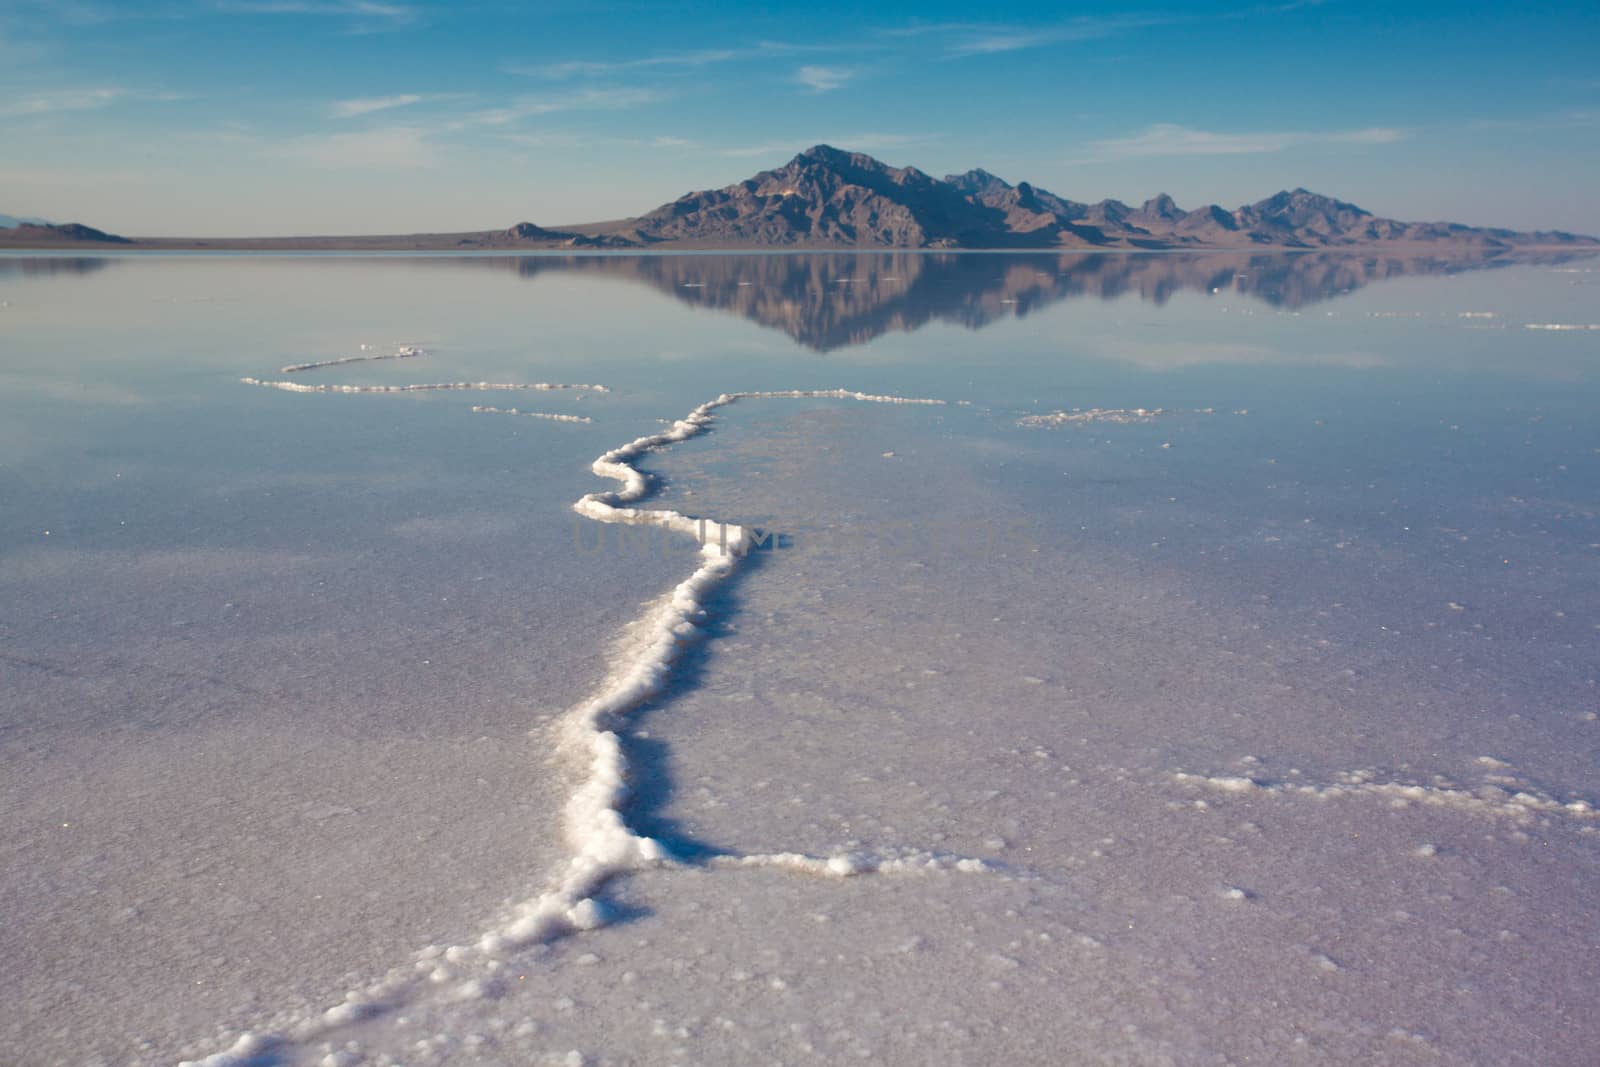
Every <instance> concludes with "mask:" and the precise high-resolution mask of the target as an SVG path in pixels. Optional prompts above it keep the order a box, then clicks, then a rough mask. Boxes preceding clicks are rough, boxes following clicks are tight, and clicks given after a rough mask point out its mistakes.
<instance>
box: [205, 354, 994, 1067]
mask: <svg viewBox="0 0 1600 1067" xmlns="http://www.w3.org/2000/svg"><path fill="white" fill-rule="evenodd" d="M245 380H246V381H247V382H249V381H250V379H245ZM253 384H264V383H253ZM283 384H284V385H290V384H296V383H283ZM395 388H402V387H391V391H392V390H393V389H395ZM435 388H437V387H435ZM291 391H308V392H313V391H319V390H316V389H313V388H308V387H301V389H296V390H291ZM780 399H815V400H860V401H866V402H870V403H878V404H923V405H940V404H943V403H944V401H942V400H931V399H924V398H916V397H901V396H883V395H878V394H873V393H858V392H853V391H850V390H846V389H795V390H787V391H782V392H743V393H723V394H722V395H720V396H718V397H717V398H716V399H715V400H709V401H707V402H706V403H704V404H701V405H700V406H699V407H697V408H695V409H694V410H693V411H691V412H689V414H688V415H687V416H685V417H684V418H682V419H679V420H677V421H676V422H674V423H672V425H671V426H669V427H668V428H667V429H665V430H663V431H661V432H660V433H655V434H649V435H647V436H644V437H639V438H635V439H634V440H632V441H630V442H628V443H627V444H625V445H622V446H621V447H620V448H614V449H612V450H611V451H609V452H606V453H605V454H603V455H601V456H600V457H599V458H598V459H596V460H595V461H594V463H593V464H592V465H591V469H592V470H593V471H594V473H596V474H598V475H600V476H601V477H604V478H610V479H612V480H613V481H617V482H620V483H621V485H622V488H620V489H616V490H611V491H607V492H599V493H589V494H586V495H585V496H583V497H582V498H580V499H579V500H577V501H576V502H575V503H574V504H573V505H572V507H573V510H574V511H576V512H578V513H579V514H580V515H584V516H586V517H588V518H591V519H594V520H596V521H597V522H606V523H625V524H632V525H638V524H649V525H656V526H664V527H666V528H667V529H670V530H674V531H676V532H679V533H683V534H687V535H689V536H692V537H695V538H696V539H697V540H698V541H699V542H700V565H699V566H698V567H697V568H696V569H695V571H694V573H693V574H691V575H690V576H689V577H688V578H685V579H684V580H683V581H682V582H679V583H678V585H677V586H676V587H674V588H673V589H672V591H671V592H669V593H667V594H666V595H665V596H664V597H662V598H660V599H659V600H657V601H656V602H655V603H654V604H652V605H651V606H650V608H649V609H648V610H647V611H646V613H645V615H644V616H643V617H642V618H640V619H638V620H637V621H635V622H634V623H633V624H632V625H630V626H629V627H628V629H627V631H626V632H625V634H624V636H623V639H622V642H621V643H620V647H619V649H618V652H619V655H618V656H617V657H616V658H617V660H618V663H617V665H616V667H615V668H614V669H613V670H612V672H611V674H610V676H609V677H608V678H607V679H606V681H605V682H603V683H602V685H601V689H600V692H599V693H598V694H596V695H595V696H593V697H591V698H590V699H588V700H587V701H585V702H584V703H582V704H580V705H578V706H577V707H576V708H574V709H572V710H571V711H570V712H568V713H567V715H566V716H565V717H564V718H563V719H562V720H561V722H560V724H559V729H560V730H561V731H562V735H563V736H562V741H563V743H564V746H565V747H567V748H569V749H573V750H576V752H577V753H578V754H579V756H580V758H583V759H585V760H587V766H588V774H587V777H586V778H585V779H584V781H583V783H582V784H581V785H579V786H578V788H577V789H576V790H575V791H574V792H573V794H572V796H571V797H570V798H569V799H568V801H567V804H566V808H565V811H564V813H563V815H564V818H563V830H564V832H565V834H566V837H567V841H568V843H569V844H570V845H571V847H572V850H573V854H572V857H571V858H570V859H569V860H568V861H567V864H566V867H565V868H564V869H563V870H562V871H561V873H560V874H559V876H558V878H557V880H556V884H555V887H554V888H552V889H550V890H548V891H546V892H544V893H542V894H540V895H539V896H537V897H534V898H533V899H531V900H528V901H526V902H524V903H523V904H521V905H518V906H517V907H516V908H515V909H514V910H513V912H512V915H511V917H510V919H509V920H508V921H507V922H505V923H504V924H503V925H502V926H501V927H500V928H499V929H498V930H494V931H491V932H489V933H487V934H484V935H483V936H482V937H481V938H479V939H478V941H477V943H476V944H474V945H470V946H469V945H455V946H451V947H448V948H440V947H438V946H429V947H428V948H425V949H423V950H422V951H421V952H418V953H417V954H416V957H415V959H414V962H413V963H412V965H411V967H409V968H401V969H397V970H395V971H393V972H391V973H390V974H389V975H388V976H386V977H385V978H384V979H383V980H381V981H380V982H378V983H376V984H375V985H373V986H371V987H369V988H368V989H366V990H364V991H352V992H350V993H349V994H347V995H346V999H345V1002H344V1003H342V1004H338V1005H335V1006H334V1007H332V1008H329V1009H328V1010H327V1011H324V1012H323V1013H321V1015H320V1016H317V1017H314V1018H312V1019H309V1020H304V1021H300V1022H298V1023H292V1024H290V1025H287V1026H286V1027H285V1031H286V1034H275V1033H269V1034H254V1033H247V1034H245V1035H243V1036H242V1037H240V1038H239V1039H238V1040H237V1041H236V1043H235V1044H234V1045H233V1047H231V1048H230V1049H228V1050H227V1051H225V1052H220V1053H217V1054H215V1055H212V1056H209V1057H207V1058H205V1059H203V1060H199V1061H184V1062H183V1063H181V1064H180V1065H179V1067H249V1065H250V1064H252V1063H258V1062H260V1060H259V1057H260V1056H261V1055H262V1054H263V1052H269V1051H270V1050H271V1049H273V1048H276V1047H278V1046H280V1045H282V1044H284V1043H285V1042H286V1041H290V1042H294V1043H296V1044H302V1043H307V1042H311V1041H315V1040H317V1039H320V1038H323V1037H325V1036H326V1035H327V1034H328V1033H330V1032H331V1031H333V1030H336V1029H338V1028H339V1027H341V1026H345V1025H347V1024H349V1023H352V1022H356V1021H359V1020H361V1019H365V1018H369V1017H371V1016H373V1015H375V1014H378V1013H381V1012H383V1011H386V1010H390V1009H391V1008H394V1007H396V1006H398V1005H400V1004H402V1003H404V1002H406V1001H407V1000H409V999H411V998H412V997H414V996H416V995H417V990H418V989H421V988H426V985H427V984H432V985H435V986H440V985H446V984H449V983H456V982H457V979H458V978H462V977H463V976H462V975H461V974H460V969H461V968H463V967H465V966H469V965H473V964H477V965H479V966H481V967H483V968H484V969H486V970H487V971H488V972H489V973H490V974H493V973H496V972H497V971H498V970H501V969H503V968H504V966H505V964H504V963H503V962H502V961H501V959H500V957H502V956H504V955H506V954H507V953H510V952H514V951H516V950H517V949H520V948H525V947H528V946H530V945H534V944H537V943H540V942H546V941H551V940H554V939H556V938H558V937H561V936H564V935H567V934H571V933H575V932H578V931H582V930H592V929H595V928H597V927H600V926H603V925H605V923H606V922H607V921H608V918H609V917H608V915H607V914H606V908H605V906H604V905H603V904H602V903H601V902H600V901H599V900H598V899H596V894H597V893H598V892H599V891H600V890H601V889H602V888H603V887H604V886H605V884H606V883H607V882H609V881H611V880H612V879H613V878H616V877H617V876H619V875H622V874H625V873H628V872H631V871H639V870H645V869H648V868H651V867H660V866H666V865H668V864H671V863H673V862H674V861H673V858H672V857H671V855H670V854H669V853H668V851H667V850H666V848H665V847H664V846H663V845H662V844H661V843H660V842H659V841H656V840H655V839H654V838H650V837H645V836H643V835H642V834H638V833H636V832H635V831H634V830H633V829H632V828H631V827H629V826H628V824H627V820H626V819H625V818H624V817H623V814H622V809H623V806H624V805H625V803H626V802H627V799H628V783H627V772H628V763H627V757H626V754H625V753H624V752H623V749H622V739H621V737H620V736H618V734H617V728H618V727H619V726H620V725H621V723H622V721H623V720H624V719H625V718H626V716H627V715H628V713H629V712H631V711H634V710H635V709H637V708H638V707H639V706H640V705H641V704H643V703H644V702H645V701H646V700H648V699H650V698H651V697H653V696H655V695H656V694H658V693H660V692H661V691H662V689H663V688H664V687H665V685H666V682H667V680H668V678H669V677H670V675H671V670H672V666H673V663H674V662H675V661H676V660H677V658H678V656H679V654H680V653H681V652H682V650H683V649H684V648H685V647H686V646H687V645H688V644H689V643H690V642H692V641H693V640H694V639H696V638H697V637H698V636H700V634H701V630H700V627H699V626H698V625H697V624H698V623H699V622H700V621H701V620H703V619H704V617H705V611H704V609H703V607H702V604H703V603H704V601H705V599H706V596H707V594H709V593H710V591H711V590H712V589H714V588H715V587H716V586H717V585H718V584H720V583H721V582H722V581H723V580H724V579H726V578H727V577H728V576H729V575H731V574H732V573H733V572H734V570H735V569H736V568H737V567H738V564H739V561H740V560H741V559H743V558H744V556H745V554H746V551H747V549H748V547H749V546H748V544H747V543H746V539H745V531H744V528H743V527H742V526H738V525H736V524H734V523H724V522H717V521H714V520H709V519H700V518H692V517H690V516H688V515H684V514H682V513H680V512H677V511H670V510H665V509H661V510H653V509H643V508H634V507H630V506H628V505H631V504H634V503H636V502H638V501H639V500H641V499H643V498H644V497H646V496H648V495H649V493H650V480H649V478H648V477H647V476H646V475H645V474H644V473H643V472H641V471H639V470H638V469H637V468H635V467H634V466H633V461H634V460H636V459H638V458H639V457H640V456H642V455H643V454H644V453H646V452H650V451H653V450H655V449H658V448H662V447H665V446H667V445H672V444H676V443H678V442H680V441H686V440H688V439H689V438H691V437H694V436H696V435H698V434H702V433H705V432H706V431H707V430H708V429H709V428H710V426H711V424H712V422H713V416H712V412H714V411H716V410H717V409H718V408H721V407H726V406H728V405H729V404H734V403H737V402H738V401H740V400H780ZM710 865H711V866H713V867H717V868H722V869H728V868H735V867H744V868H760V867H768V868H779V869H786V870H792V871H797V872H801V873H805V874H816V875H823V876H826V877H832V878H847V877H851V876H854V875H862V874H872V873H879V874H906V873H915V872H938V871H958V872H972V873H979V872H989V871H991V870H992V868H991V867H990V866H989V865H988V864H986V863H984V862H983V861H982V860H978V859H967V858H963V857H959V856H950V855H944V854H938V853H931V852H908V853H902V854H888V855H873V854H862V853H853V852H852V853H841V854H839V855H835V856H829V857H814V856H807V855H803V854H801V853H770V854H759V855H747V856H738V855H724V856H718V857H715V858H713V859H712V860H711V862H710ZM483 988H484V987H483V986H482V984H481V983H479V982H476V981H475V980H470V979H468V980H464V981H461V982H459V983H457V984H455V985H453V986H452V987H451V989H452V995H454V996H456V997H458V998H463V999H472V998H473V997H475V996H479V995H482V994H481V990H482V989H483ZM475 991H479V992H475Z"/></svg>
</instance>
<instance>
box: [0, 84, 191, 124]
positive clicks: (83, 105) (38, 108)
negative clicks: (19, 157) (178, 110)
mask: <svg viewBox="0 0 1600 1067" xmlns="http://www.w3.org/2000/svg"><path fill="white" fill-rule="evenodd" d="M186 99H188V97H186V96H184V95H183V94H182V93H155V92H145V91H142V90H138V89H123V88H114V87H103V88H93V89H47V90H44V91H43V92H37V93H24V94H22V95H21V96H17V97H14V98H12V99H10V100H6V101H0V118H29V117H33V116H38V115H53V114H57V113H59V112H63V111H95V110H98V109H99V108H103V107H110V106H111V105H112V104H117V103H125V102H135V101H163V102H169V101H173V100H186Z"/></svg>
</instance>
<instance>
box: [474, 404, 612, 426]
mask: <svg viewBox="0 0 1600 1067" xmlns="http://www.w3.org/2000/svg"><path fill="white" fill-rule="evenodd" d="M472 413H473V414H474V415H521V416H522V417H523V418H525V419H545V420H547V421H549V422H593V421H594V420H593V419H591V418H590V417H589V416H587V415H554V414H551V413H550V412H547V411H518V410H517V409H516V408H491V407H485V406H484V405H482V404H474V405H472Z"/></svg>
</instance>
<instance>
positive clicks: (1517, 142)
mask: <svg viewBox="0 0 1600 1067" xmlns="http://www.w3.org/2000/svg"><path fill="white" fill-rule="evenodd" d="M817 143H828V144H832V145H835V146H837V147H840V148H846V149H851V150H856V151H862V152H867V153H869V154H871V155H874V156H876V157H878V158H879V159H882V160H884V161H885V162H887V163H891V164H894V165H896V166H905V165H914V166H917V167H920V168H921V169H923V170H925V171H928V172H929V173H932V174H934V175H939V176H942V175H944V174H947V173H953V172H960V171H965V170H967V169H969V168H972V167H983V168H984V169H986V170H989V171H992V172H994V173H996V174H998V175H1000V176H1001V177H1003V178H1006V179H1007V180H1010V181H1012V182H1016V181H1023V180H1026V181H1031V182H1033V183H1034V184H1035V185H1038V186H1041V187H1043V188H1045V189H1048V190H1050V191H1052V192H1054V193H1057V194H1058V195H1061V196H1066V197H1070V198H1072V199H1075V200H1089V201H1093V200H1099V199H1101V198H1104V197H1118V198H1120V199H1123V200H1125V201H1128V202H1131V203H1138V202H1140V201H1142V200H1144V199H1145V198H1147V197H1150V196H1153V195H1155V194H1156V193H1158V192H1167V193H1170V194H1171V195H1172V196H1174V197H1175V198H1176V199H1177V201H1178V203H1179V204H1180V205H1181V206H1183V207H1185V208H1193V207H1199V206H1201V205H1203V204H1205V203H1220V204H1222V205H1224V206H1226V207H1229V208H1233V207H1237V206H1238V205H1240V204H1242V203H1246V202H1251V201H1255V200H1259V199H1261V198H1264V197H1266V196H1268V195H1270V194H1272V193H1273V192H1276V191H1277V190H1279V189H1284V188H1290V189H1292V188H1295V187H1299V186H1304V187H1307V188H1310V189H1313V190H1315V191H1317V192H1322V193H1326V194H1328V195H1332V196H1337V197H1340V198H1341V199H1345V200H1351V201H1354V202H1355V203H1357V204H1359V205H1361V206H1362V207H1365V208H1367V209H1368V210H1371V211H1374V212H1376V213H1378V214H1380V215H1384V216H1388V217H1393V218H1400V219H1404V220H1408V221H1409V220H1436V219H1449V220H1452V221H1459V222H1466V223H1470V224H1474V225H1497V226H1509V227H1515V228H1518V229H1534V228H1559V229H1566V230H1573V231H1577V232H1584V233H1590V234H1600V197H1597V196H1596V195H1595V190H1596V189H1600V4H1595V3H1593V2H1592V0H1590V2H1588V3H1564V4H1539V3H1532V4H1519V5H1514V4H1510V3H1502V4H1482V3H1475V2H1473V0H1462V2H1458V3H1448V4H1447V3H1414V4H1400V3H1397V2H1389V3H1382V4H1378V3H1368V2H1364V0H1298V2H1295V0H1280V2H1276V3H1273V2H1268V3H1262V4H1259V5H1256V4H1251V3H1250V2H1248V0H1241V2H1237V3H1229V2H1226V0H1222V2H1216V3H1210V2H1200V0H1187V2H1182V3H1178V2H1172V3H1167V4H1165V5H1151V6H1107V5H1094V6H1089V5H1077V6H1072V5H1061V6H1052V5H1038V4H1033V5H1023V6H1016V7H1009V8H1008V7H1006V6H1004V5H999V4H989V5H975V4H971V3H966V4H943V3H923V4H915V5H910V4H907V5H895V4H890V3H884V4H879V5H860V4H857V3H848V4H840V3H834V2H833V0H817V2H811V3H805V4H794V5H783V4H752V3H699V4H697V3H670V4H669V3H652V2H619V3H605V2H597V3H578V2H563V0H554V2H550V3H511V2H495V0H460V2H456V3H443V2H437V0H152V2H143V0H124V2H112V0H0V145H3V146H4V147H3V149H0V213H4V214H10V215H20V216H41V217H44V218H48V219H50V220H52V221H56V222H67V221H77V222H84V223H87V224H89V225H93V226H98V227H100V228H102V229H107V230H111V231H113V232H117V233H123V234H128V235H132V236H149V235H158V234H159V235H187V236H223V235H239V236H244V235H286V234H356V233H402V232H403V233H409V232H422V231H461V230H478V229H493V228H502V227H506V226H509V225H511V224H513V223H516V222H520V221H532V222H536V223H539V224H541V225H546V226H554V225H563V224H570V223H577V222H585V221H599V220H603V219H614V218H622V217H628V216H633V215H637V214H641V213H643V212H645V211H648V210H650V209H651V208H653V207H655V206H657V205H659V204H661V203H663V202H666V201H669V200H672V199H674V198H676V197H678V196H680V195H682V194H683V193H686V192H689V191H691V190H695V189H706V188H717V187H721V186H724V185H728V184H731V183H733V182H736V181H739V180H741V179H743V178H745V177H748V176H749V175H751V174H753V173H755V172H757V171H759V170H764V169H767V168H771V167H775V166H780V165H782V164H783V163H784V162H785V161H787V160H788V159H789V158H791V157H792V156H794V155H795V154H796V153H797V152H799V151H801V150H803V149H805V148H807V147H809V146H811V145H813V144H817Z"/></svg>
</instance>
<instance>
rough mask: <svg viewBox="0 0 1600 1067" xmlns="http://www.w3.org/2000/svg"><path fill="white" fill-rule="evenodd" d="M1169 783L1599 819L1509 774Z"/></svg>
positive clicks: (1503, 814)
mask: <svg viewBox="0 0 1600 1067" xmlns="http://www.w3.org/2000/svg"><path fill="white" fill-rule="evenodd" d="M1478 762H1479V763H1481V764H1483V765H1484V766H1487V767H1503V766H1504V764H1503V763H1500V762H1499V761H1498V760H1492V759H1490V758H1489V757H1480V759H1479V761H1478ZM1172 777H1173V780H1174V781H1177V782H1179V783H1181V784H1183V785H1187V786H1199V787H1203V788H1206V789H1212V790H1216V791H1218V792H1222V793H1235V794H1241V795H1243V794H1277V795H1282V796H1295V797H1306V798H1309V799H1313V800H1337V799H1340V798H1344V797H1358V798H1366V799H1369V800H1383V801H1387V802H1388V803H1389V804H1390V805H1392V806H1396V807H1408V806H1410V805H1412V804H1417V805H1421V806H1424V807H1435V808H1450V809H1453V810H1455V811H1459V812H1464V813H1466V814H1470V815H1481V816H1486V817H1490V818H1503V819H1516V820H1519V821H1520V820H1529V819H1533V818H1537V817H1540V816H1545V817H1554V818H1561V819H1571V820H1577V821H1582V822H1592V821H1596V820H1600V808H1596V807H1595V806H1594V805H1593V804H1591V803H1589V802H1588V801H1586V800H1560V799H1557V798H1556V797H1553V796H1551V795H1550V794H1548V793H1546V792H1544V791H1542V790H1540V789H1537V788H1535V787H1533V786H1531V785H1528V784H1526V783H1524V782H1521V781H1519V780H1518V779H1517V778H1515V777H1514V776H1511V775H1505V774H1491V775H1486V776H1485V778H1484V781H1483V783H1482V784H1481V785H1478V786H1477V787H1475V788H1468V787H1466V786H1462V785H1458V784H1456V783H1455V782H1452V781H1450V780H1449V779H1446V778H1444V777H1441V776H1435V777H1434V778H1433V781H1432V782H1431V783H1429V784H1426V785H1424V784H1422V783H1419V782H1398V781H1384V780H1382V779H1381V778H1380V776H1379V772H1377V771H1376V770H1371V769H1367V770H1359V771H1345V772H1341V773H1340V774H1337V775H1335V776H1334V781H1333V782H1331V783H1313V782H1298V781H1264V780H1261V779H1258V778H1251V777H1246V776H1243V775H1214V776H1207V775H1201V774H1186V773H1184V772H1182V771H1179V772H1176V773H1175V774H1173V776H1172Z"/></svg>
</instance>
